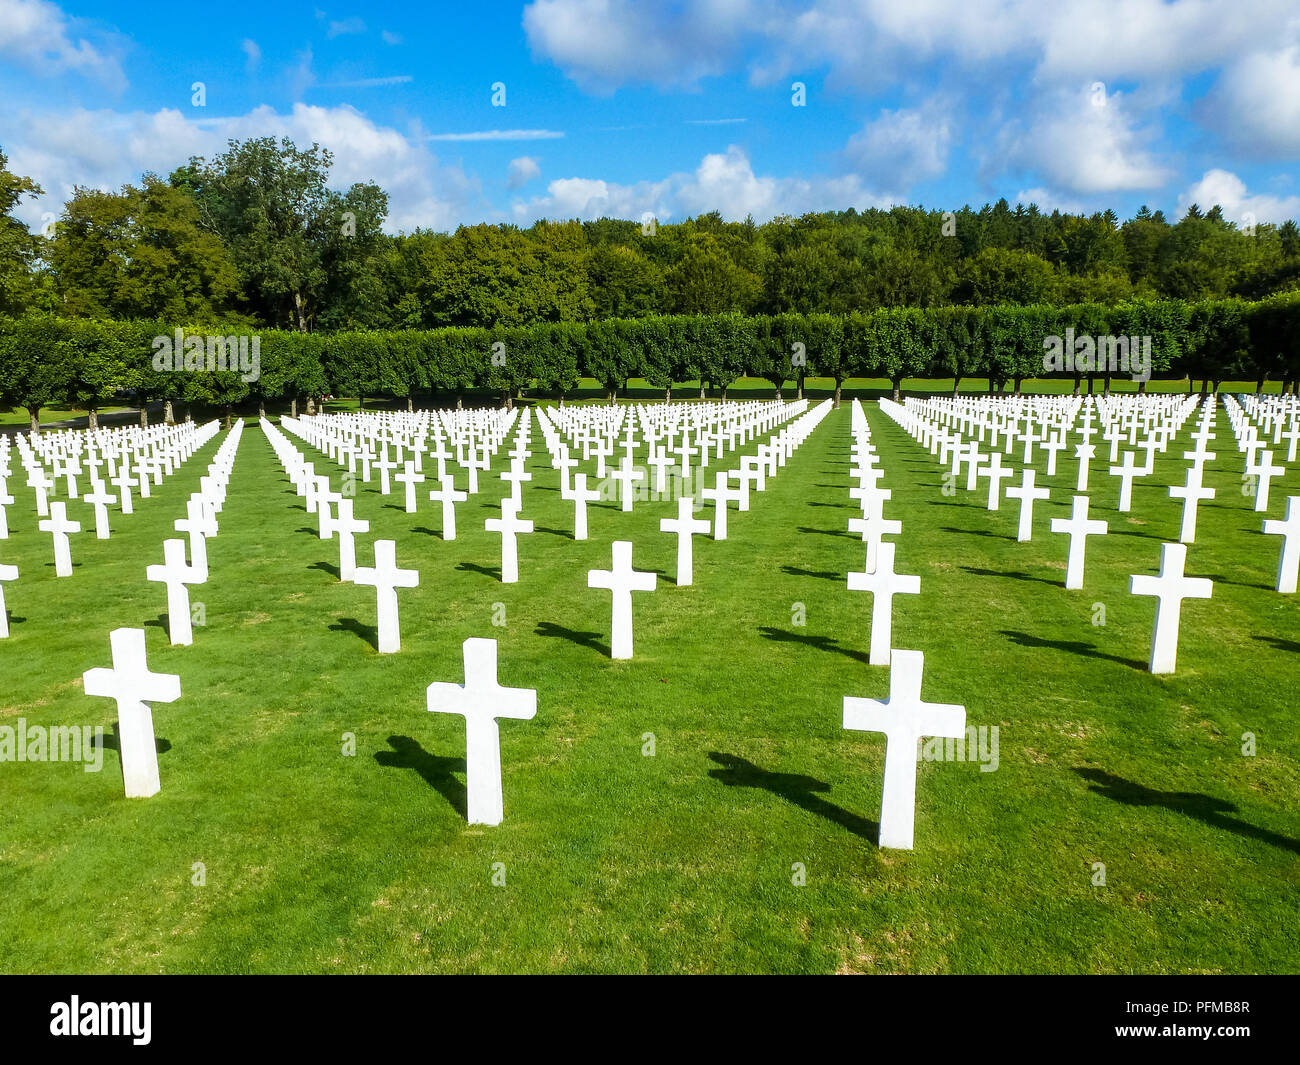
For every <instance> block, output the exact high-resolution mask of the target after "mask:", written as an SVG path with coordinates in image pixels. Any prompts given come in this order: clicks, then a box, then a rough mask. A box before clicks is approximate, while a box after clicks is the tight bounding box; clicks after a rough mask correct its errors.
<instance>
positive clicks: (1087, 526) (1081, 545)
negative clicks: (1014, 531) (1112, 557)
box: [1052, 444, 1110, 588]
mask: <svg viewBox="0 0 1300 1065" xmlns="http://www.w3.org/2000/svg"><path fill="white" fill-rule="evenodd" d="M1091 446H1092V445H1091V444H1089V445H1088V447H1091ZM1109 528H1110V526H1109V525H1107V524H1106V522H1104V521H1102V520H1101V519H1100V518H1093V519H1091V520H1089V518H1088V497H1087V496H1075V497H1074V500H1073V502H1072V504H1071V506H1070V516H1069V518H1053V519H1052V532H1054V533H1065V534H1067V535H1068V536H1069V537H1070V554H1069V556H1068V558H1067V560H1066V564H1065V586H1066V587H1067V588H1082V587H1083V560H1084V549H1085V546H1086V543H1087V539H1088V537H1089V536H1093V535H1096V536H1104V535H1105V534H1106V531H1107V530H1108V529H1109Z"/></svg>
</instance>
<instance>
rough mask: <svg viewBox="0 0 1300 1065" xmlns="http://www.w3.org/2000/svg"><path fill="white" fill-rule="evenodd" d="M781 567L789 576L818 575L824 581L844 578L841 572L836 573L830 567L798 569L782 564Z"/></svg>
mask: <svg viewBox="0 0 1300 1065" xmlns="http://www.w3.org/2000/svg"><path fill="white" fill-rule="evenodd" d="M781 569H782V570H783V571H784V572H786V573H788V574H790V576H791V577H818V578H820V579H821V580H824V581H842V580H846V577H845V576H844V574H843V573H836V572H835V571H834V570H830V569H800V568H799V567H798V566H782V567H781Z"/></svg>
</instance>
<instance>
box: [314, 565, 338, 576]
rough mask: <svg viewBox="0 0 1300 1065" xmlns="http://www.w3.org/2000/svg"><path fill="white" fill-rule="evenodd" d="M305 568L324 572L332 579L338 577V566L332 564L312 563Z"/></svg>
mask: <svg viewBox="0 0 1300 1065" xmlns="http://www.w3.org/2000/svg"><path fill="white" fill-rule="evenodd" d="M307 568H308V569H319V570H324V571H325V572H326V573H328V574H330V575H331V576H334V577H337V576H338V575H339V568H338V566H336V565H334V563H333V562H313V563H312V564H311V565H310V566H308V567H307Z"/></svg>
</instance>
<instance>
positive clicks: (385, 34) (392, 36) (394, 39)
mask: <svg viewBox="0 0 1300 1065" xmlns="http://www.w3.org/2000/svg"><path fill="white" fill-rule="evenodd" d="M379 36H380V39H381V40H383V42H384V44H401V43H402V38H401V37H400V36H399V35H398V34H396V33H393V32H391V31H389V30H381V31H380V32H379Z"/></svg>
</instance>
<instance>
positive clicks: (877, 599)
mask: <svg viewBox="0 0 1300 1065" xmlns="http://www.w3.org/2000/svg"><path fill="white" fill-rule="evenodd" d="M897 547H898V545H897V544H892V543H890V542H889V541H887V540H886V541H883V542H882V543H881V544H880V546H879V548H878V549H877V552H878V553H877V555H876V568H875V569H874V570H873V571H872V572H870V573H850V574H849V575H848V577H849V590H850V591H852V592H870V593H871V596H872V600H871V654H870V657H869V659H868V662H869V663H870V664H871V665H873V666H885V665H888V664H889V652H890V650H891V647H890V644H891V642H892V639H893V614H894V596H895V595H919V594H920V592H921V578H920V577H918V576H915V575H914V574H902V573H895V572H894V552H895V550H896V549H897Z"/></svg>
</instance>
